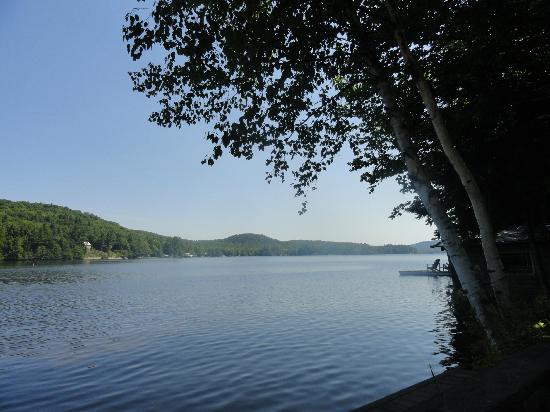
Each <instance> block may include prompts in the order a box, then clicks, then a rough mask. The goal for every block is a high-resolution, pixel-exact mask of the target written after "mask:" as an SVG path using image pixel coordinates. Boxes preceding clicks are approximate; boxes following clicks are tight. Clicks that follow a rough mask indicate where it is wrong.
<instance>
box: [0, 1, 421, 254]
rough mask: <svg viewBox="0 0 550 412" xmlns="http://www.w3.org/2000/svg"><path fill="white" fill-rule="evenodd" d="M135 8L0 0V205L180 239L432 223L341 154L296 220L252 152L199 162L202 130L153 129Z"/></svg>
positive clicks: (333, 235) (354, 236) (412, 238)
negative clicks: (142, 88)
mask: <svg viewBox="0 0 550 412" xmlns="http://www.w3.org/2000/svg"><path fill="white" fill-rule="evenodd" d="M136 4H137V3H136V1H135V0H117V1H112V0H100V1H84V0H82V1H75V0H65V1H60V0H51V1H38V0H0V91H1V92H0V159H1V160H0V198H6V199H10V200H27V201H33V202H44V203H54V204H60V205H65V206H68V207H70V208H74V209H79V210H84V211H89V212H92V213H94V214H97V215H99V216H101V217H103V218H106V219H109V220H113V221H116V222H119V223H120V224H122V225H124V226H127V227H130V228H136V229H144V230H150V231H154V232H158V233H162V234H167V235H177V236H182V237H184V238H189V239H211V238H221V237H225V236H228V235H231V234H235V233H244V232H254V233H262V234H266V235H268V236H272V237H275V238H278V239H283V240H286V239H322V240H336V241H355V242H367V243H371V244H383V243H413V242H417V241H421V240H427V239H429V238H430V237H431V234H432V229H430V228H429V227H427V226H425V224H424V223H423V222H419V221H417V220H415V219H414V218H413V217H412V216H404V217H401V218H398V219H396V220H394V221H392V220H390V219H388V218H387V216H388V215H389V213H390V211H391V209H392V207H393V206H394V205H396V204H397V203H399V202H401V201H403V200H407V199H408V197H406V196H403V195H401V194H400V193H399V192H398V186H397V184H396V183H395V182H387V183H386V184H384V185H382V186H381V187H380V188H379V189H378V190H377V191H376V192H375V194H373V195H369V194H368V190H367V188H366V186H365V185H364V184H361V183H360V182H359V178H358V175H356V174H351V173H350V172H348V169H347V165H346V161H347V159H346V156H345V155H343V156H342V157H341V158H340V160H339V162H337V163H336V164H334V165H333V167H332V168H331V169H330V171H329V172H327V173H326V174H325V175H322V176H321V178H320V182H319V189H318V190H317V191H316V192H314V193H312V194H311V195H310V197H309V202H310V206H309V211H308V213H306V215H304V216H298V214H297V211H298V209H299V207H300V201H299V200H298V199H295V198H294V197H293V192H292V189H291V188H290V187H289V186H288V185H287V184H280V183H272V184H271V185H268V184H267V183H266V182H265V181H264V173H265V166H264V164H263V160H262V159H261V158H257V159H254V160H252V161H246V160H241V159H232V158H229V157H227V158H225V159H222V161H220V162H219V163H218V164H217V165H215V166H214V167H207V166H203V165H201V164H200V161H201V160H202V159H203V157H204V156H205V155H206V154H208V153H209V151H210V146H209V144H208V143H206V142H205V141H204V140H203V130H201V128H198V127H196V128H188V129H183V130H170V129H161V128H159V127H158V126H155V125H152V124H149V123H148V121H147V116H148V113H149V112H150V111H151V110H152V109H153V108H154V102H152V101H148V100H147V99H146V98H145V97H144V96H142V95H140V94H137V93H134V92H132V89H131V83H130V80H129V78H128V75H127V72H128V71H129V70H131V69H132V68H135V66H134V63H133V62H131V60H130V58H129V57H128V56H127V55H126V50H125V46H124V44H123V41H122V33H121V27H122V24H123V21H124V14H125V13H126V12H127V11H129V10H130V9H131V8H132V7H134V6H135V5H136Z"/></svg>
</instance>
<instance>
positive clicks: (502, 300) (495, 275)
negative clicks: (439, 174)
mask: <svg viewBox="0 0 550 412" xmlns="http://www.w3.org/2000/svg"><path fill="white" fill-rule="evenodd" d="M386 8H387V10H388V13H389V15H390V19H391V21H392V23H393V24H394V26H395V29H394V36H395V39H396V41H397V43H398V46H399V50H400V53H401V57H402V58H403V60H404V62H405V64H406V65H407V66H408V67H409V69H410V70H411V74H412V76H413V79H414V82H415V84H416V87H417V89H418V92H419V94H420V96H421V98H422V102H423V103H424V106H425V107H426V110H427V111H428V114H429V116H430V119H431V121H432V125H433V128H434V130H435V133H436V135H437V138H438V140H439V142H440V143H441V147H442V148H443V152H444V153H445V156H446V157H447V159H448V160H449V162H450V163H451V165H452V166H453V168H454V170H455V172H456V173H457V175H458V177H459V178H460V182H461V183H462V186H463V187H464V189H465V190H466V193H467V195H468V198H469V199H470V203H471V204H472V208H473V211H474V215H475V218H476V221H477V224H478V227H479V233H480V235H481V246H482V249H483V254H484V256H485V262H486V263H487V272H488V274H489V278H490V280H491V287H492V289H493V292H494V294H495V298H496V300H497V303H498V304H499V306H500V307H503V308H506V307H508V306H509V304H510V294H509V290H508V285H507V282H506V278H505V274H504V267H503V264H502V260H501V258H500V255H499V253H498V249H497V245H496V233H495V230H494V227H493V223H492V220H491V216H490V215H489V211H488V209H487V204H486V202H485V200H484V198H483V194H482V193H481V189H480V188H479V185H478V184H477V181H476V179H475V177H474V175H473V173H472V171H471V170H470V168H469V167H468V165H467V164H466V162H465V161H464V159H463V158H462V155H461V154H460V152H459V151H458V149H457V148H456V145H455V144H454V141H453V139H452V136H451V134H450V133H449V130H448V129H447V126H446V124H445V120H444V118H443V114H442V113H441V110H440V109H439V106H438V104H437V101H436V99H435V97H434V94H433V91H432V88H431V85H430V83H429V82H428V80H427V79H426V77H425V76H424V73H423V70H422V68H421V66H420V64H419V63H418V61H417V60H416V59H415V57H414V56H413V55H412V53H411V50H410V48H409V45H408V42H407V41H406V39H405V36H404V34H403V31H402V29H401V27H400V25H399V21H398V18H397V14H396V10H395V7H394V5H393V1H391V0H386Z"/></svg>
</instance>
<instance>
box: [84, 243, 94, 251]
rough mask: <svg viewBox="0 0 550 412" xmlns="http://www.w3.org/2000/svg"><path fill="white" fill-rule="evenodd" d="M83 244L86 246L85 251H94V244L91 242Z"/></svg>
mask: <svg viewBox="0 0 550 412" xmlns="http://www.w3.org/2000/svg"><path fill="white" fill-rule="evenodd" d="M82 244H83V245H84V249H86V250H87V251H88V250H92V244H91V243H90V242H88V241H85V242H82Z"/></svg>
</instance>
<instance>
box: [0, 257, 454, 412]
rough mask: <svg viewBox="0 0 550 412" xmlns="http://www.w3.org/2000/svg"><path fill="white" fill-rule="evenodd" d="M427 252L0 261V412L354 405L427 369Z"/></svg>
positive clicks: (437, 323)
mask: <svg viewBox="0 0 550 412" xmlns="http://www.w3.org/2000/svg"><path fill="white" fill-rule="evenodd" d="M437 257H440V258H442V260H444V259H443V256H441V255H377V256H307V257H240V258H192V259H146V260H136V261H123V262H93V263H78V264H56V265H43V266H37V267H18V266H13V267H9V266H0V409H1V410H18V411H19V410H20V411H36V410H56V411H62V410H90V411H91V410H94V411H95V410H151V411H152V410H159V411H160V410H162V411H172V410H173V411H176V410H179V411H313V410H322V411H347V410H350V409H352V408H355V407H359V406H361V405H363V404H365V403H368V402H371V401H373V400H375V399H377V398H380V397H382V396H384V395H387V394H389V393H391V392H393V391H395V390H398V389H400V388H403V387H406V386H409V385H411V384H413V383H415V382H418V381H420V380H423V379H426V378H429V377H430V376H431V373H430V366H431V367H432V368H433V370H434V372H436V373H437V372H441V371H442V370H443V368H442V366H440V365H439V362H440V361H441V360H443V359H444V358H445V357H446V355H445V354H444V352H445V351H450V350H452V349H451V348H450V347H449V340H450V328H451V325H452V323H453V318H452V316H451V315H450V313H449V311H448V308H447V303H446V302H447V299H448V296H447V294H446V292H447V290H448V287H449V284H450V280H449V279H448V278H428V277H399V275H398V270H400V269H419V268H423V267H425V265H426V264H427V263H431V262H432V261H433V260H434V259H435V258H437Z"/></svg>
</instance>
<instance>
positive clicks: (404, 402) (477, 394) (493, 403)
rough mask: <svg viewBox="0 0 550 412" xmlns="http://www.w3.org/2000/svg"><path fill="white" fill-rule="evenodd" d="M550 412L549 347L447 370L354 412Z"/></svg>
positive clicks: (530, 349) (544, 345) (533, 348)
mask: <svg viewBox="0 0 550 412" xmlns="http://www.w3.org/2000/svg"><path fill="white" fill-rule="evenodd" d="M405 411H406V412H439V411H441V412H466V411H467V412H470V411H472V412H473V411H487V412H496V411H510V412H512V411H514V412H516V411H517V412H523V411H529V412H531V411H533V412H538V411H540V412H543V411H544V412H547V411H550V344H540V345H537V346H533V347H530V348H528V349H525V350H522V351H520V352H517V353H515V354H512V355H510V356H508V357H506V358H505V359H503V360H502V361H500V362H498V363H497V364H495V365H493V366H490V367H487V368H483V369H478V370H472V371H470V370H463V369H460V368H453V369H450V370H448V371H446V372H444V373H442V374H440V375H437V376H436V377H435V378H431V379H427V380H425V381H422V382H420V383H417V384H416V385H413V386H410V387H408V388H405V389H403V390H401V391H399V392H396V393H393V394H391V395H389V396H387V397H385V398H382V399H379V400H378V401H375V402H373V403H370V404H368V405H365V406H363V407H361V408H358V409H356V410H354V411H353V412H405Z"/></svg>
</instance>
